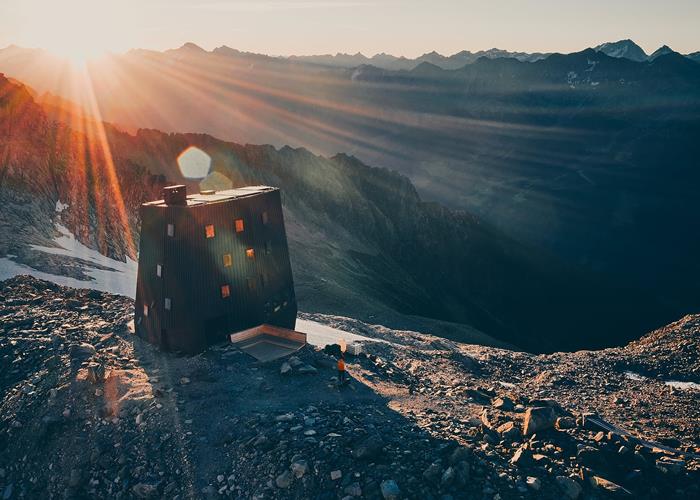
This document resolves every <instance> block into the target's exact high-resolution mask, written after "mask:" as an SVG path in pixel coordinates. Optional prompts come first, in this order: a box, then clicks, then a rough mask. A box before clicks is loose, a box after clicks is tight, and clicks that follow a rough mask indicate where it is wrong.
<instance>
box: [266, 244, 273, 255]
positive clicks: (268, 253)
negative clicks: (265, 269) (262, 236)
mask: <svg viewBox="0 0 700 500" xmlns="http://www.w3.org/2000/svg"><path fill="white" fill-rule="evenodd" d="M265 253H266V254H267V255H270V254H271V253H272V242H271V241H266V242H265Z"/></svg>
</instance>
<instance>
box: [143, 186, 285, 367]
mask: <svg viewBox="0 0 700 500" xmlns="http://www.w3.org/2000/svg"><path fill="white" fill-rule="evenodd" d="M141 220H142V225H141V243H140V253H139V268H138V279H137V291H136V311H135V324H136V333H137V334H138V335H139V336H140V337H142V338H143V339H145V340H147V341H148V342H151V343H153V344H156V345H159V346H161V347H162V348H164V349H167V350H174V351H182V352H185V353H196V352H200V351H201V350H203V349H205V348H206V347H207V346H208V345H211V344H213V343H216V342H219V341H222V340H225V339H226V338H227V336H228V334H230V333H232V332H236V331H239V330H243V329H246V328H250V327H253V326H257V325H259V324H262V323H269V324H273V325H277V326H281V327H284V328H290V329H293V328H294V326H295V323H296V314H297V305H296V298H295V295H294V282H293V279H292V269H291V265H290V262H289V250H288V248H287V236H286V233H285V229H284V220H283V216H282V203H281V198H280V191H279V189H277V188H270V187H266V186H256V187H250V188H241V189H236V190H229V191H220V192H218V193H216V194H215V195H211V196H206V195H192V196H188V204H187V205H167V204H165V203H164V202H151V203H147V204H143V205H142V207H141ZM241 220H242V221H243V222H242V226H243V230H242V231H238V232H237V231H236V225H237V224H238V226H239V227H238V229H239V230H240V229H241V228H240V226H241V222H240V221H241ZM236 221H239V222H238V223H237V222H236ZM207 226H213V227H209V228H207ZM169 227H170V229H169ZM169 234H171V235H172V236H169ZM229 264H230V265H229ZM158 265H160V266H161V268H160V269H161V273H160V274H161V275H160V276H158V271H157V270H158ZM224 287H227V288H226V289H225V290H226V292H227V293H222V292H223V290H224ZM224 295H228V296H224ZM166 298H167V299H169V301H167V303H168V305H169V309H166V300H165V299H166Z"/></svg>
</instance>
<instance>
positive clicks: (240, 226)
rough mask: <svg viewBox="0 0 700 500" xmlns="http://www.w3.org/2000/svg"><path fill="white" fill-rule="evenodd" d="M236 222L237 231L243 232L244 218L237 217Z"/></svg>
mask: <svg viewBox="0 0 700 500" xmlns="http://www.w3.org/2000/svg"><path fill="white" fill-rule="evenodd" d="M234 224H235V226H236V232H237V233H242V232H243V229H244V225H243V219H236V220H235V221H234Z"/></svg>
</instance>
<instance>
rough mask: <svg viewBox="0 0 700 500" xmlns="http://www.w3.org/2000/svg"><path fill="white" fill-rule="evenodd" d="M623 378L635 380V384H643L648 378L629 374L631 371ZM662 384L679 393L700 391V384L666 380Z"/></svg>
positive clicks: (633, 373)
mask: <svg viewBox="0 0 700 500" xmlns="http://www.w3.org/2000/svg"><path fill="white" fill-rule="evenodd" d="M625 377H627V378H628V379H630V380H636V381H637V382H644V381H645V380H649V378H648V377H645V376H644V375H640V374H639V373H635V372H631V371H626V372H625ZM663 384H664V385H667V386H669V387H673V388H674V389H679V390H681V391H685V390H694V391H700V384H697V383H695V382H682V381H680V380H666V381H663Z"/></svg>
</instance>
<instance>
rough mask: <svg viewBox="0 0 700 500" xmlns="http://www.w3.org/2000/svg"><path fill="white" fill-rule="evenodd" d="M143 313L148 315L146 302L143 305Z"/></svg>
mask: <svg viewBox="0 0 700 500" xmlns="http://www.w3.org/2000/svg"><path fill="white" fill-rule="evenodd" d="M143 315H144V316H146V317H148V304H144V305H143Z"/></svg>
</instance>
